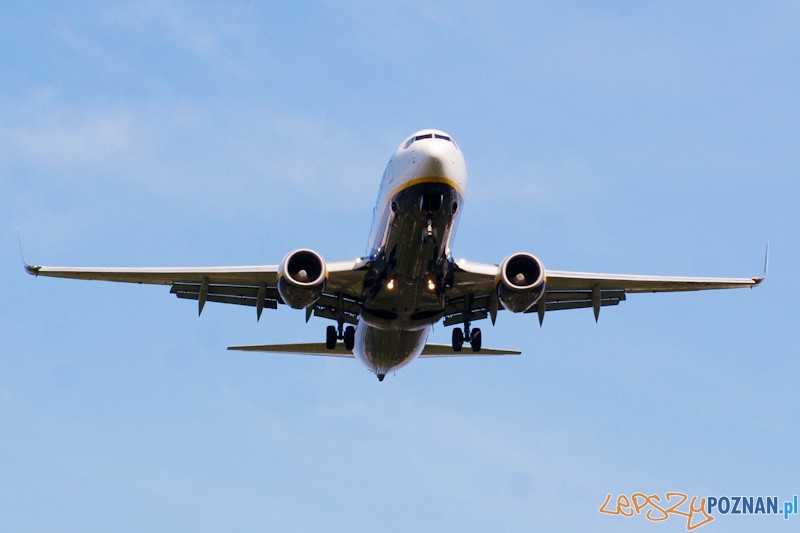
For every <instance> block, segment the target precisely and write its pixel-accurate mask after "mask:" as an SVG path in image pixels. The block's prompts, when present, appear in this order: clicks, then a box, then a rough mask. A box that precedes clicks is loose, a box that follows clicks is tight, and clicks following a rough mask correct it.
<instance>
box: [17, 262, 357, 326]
mask: <svg viewBox="0 0 800 533" xmlns="http://www.w3.org/2000/svg"><path fill="white" fill-rule="evenodd" d="M367 265H368V261H367V260H366V259H364V258H356V259H350V260H345V261H333V262H329V263H326V265H325V266H326V269H327V271H328V281H327V284H326V289H325V294H323V296H322V297H321V298H320V300H319V301H318V302H317V305H315V307H314V309H311V310H310V311H311V312H313V313H314V314H315V315H316V316H323V317H325V318H330V317H338V316H339V315H340V310H341V314H342V316H343V317H344V320H345V321H346V322H349V323H353V322H356V321H357V320H356V317H357V316H358V311H357V310H356V307H357V308H358V309H360V305H359V297H360V295H361V286H362V284H363V279H364V272H365V269H366V267H367ZM25 270H26V271H27V272H28V274H31V275H33V276H45V277H54V278H67V279H80V280H99V281H115V282H122V283H140V284H150V285H171V286H172V288H171V289H170V292H171V293H172V294H175V295H176V296H177V297H178V298H182V299H190V300H197V301H198V309H199V312H202V310H203V307H204V305H205V303H206V302H207V301H208V302H219V303H227V304H237V305H247V306H251V307H255V308H256V309H257V318H260V317H261V311H262V310H263V309H265V308H266V309H276V308H277V307H278V304H281V303H283V301H282V300H281V297H280V295H279V294H278V290H277V287H276V285H277V277H278V265H256V266H233V267H190V268H183V267H180V268H87V267H49V266H31V265H25Z"/></svg>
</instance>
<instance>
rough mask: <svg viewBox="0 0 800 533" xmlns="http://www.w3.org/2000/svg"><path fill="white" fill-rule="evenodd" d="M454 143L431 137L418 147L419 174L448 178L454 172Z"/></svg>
mask: <svg viewBox="0 0 800 533" xmlns="http://www.w3.org/2000/svg"><path fill="white" fill-rule="evenodd" d="M454 151H455V150H454V149H453V145H452V144H451V143H450V142H448V141H443V140H440V139H431V140H428V141H427V142H420V143H419V146H418V147H417V161H418V162H419V171H418V172H419V175H420V176H431V177H437V178H447V177H450V174H452V173H453V166H454V164H455V163H454V158H453V155H454V154H453V152H454Z"/></svg>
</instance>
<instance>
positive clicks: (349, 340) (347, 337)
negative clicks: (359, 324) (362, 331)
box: [344, 326, 356, 352]
mask: <svg viewBox="0 0 800 533" xmlns="http://www.w3.org/2000/svg"><path fill="white" fill-rule="evenodd" d="M355 345H356V328H354V327H353V326H347V327H346V328H345V329H344V349H345V350H347V351H348V352H349V351H351V350H352V349H353V346H355Z"/></svg>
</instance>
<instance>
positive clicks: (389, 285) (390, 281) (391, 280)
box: [386, 279, 394, 290]
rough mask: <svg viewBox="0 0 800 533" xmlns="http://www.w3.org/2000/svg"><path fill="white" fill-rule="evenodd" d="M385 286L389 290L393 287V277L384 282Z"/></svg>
mask: <svg viewBox="0 0 800 533" xmlns="http://www.w3.org/2000/svg"><path fill="white" fill-rule="evenodd" d="M386 288H387V289H389V290H392V289H394V280H393V279H390V280H389V283H387V284H386Z"/></svg>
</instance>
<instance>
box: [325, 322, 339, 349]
mask: <svg viewBox="0 0 800 533" xmlns="http://www.w3.org/2000/svg"><path fill="white" fill-rule="evenodd" d="M336 337H338V335H336V326H328V329H327V330H325V348H327V349H329V350H333V349H335V348H336Z"/></svg>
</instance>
